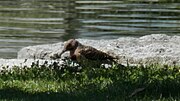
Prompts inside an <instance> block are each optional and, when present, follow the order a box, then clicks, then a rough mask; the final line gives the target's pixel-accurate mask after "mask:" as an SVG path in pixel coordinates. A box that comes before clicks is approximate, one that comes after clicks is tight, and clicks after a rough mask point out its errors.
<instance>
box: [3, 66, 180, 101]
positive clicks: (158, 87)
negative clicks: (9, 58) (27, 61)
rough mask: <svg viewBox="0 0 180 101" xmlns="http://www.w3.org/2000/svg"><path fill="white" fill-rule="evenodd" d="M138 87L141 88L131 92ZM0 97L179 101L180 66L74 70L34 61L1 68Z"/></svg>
mask: <svg viewBox="0 0 180 101" xmlns="http://www.w3.org/2000/svg"><path fill="white" fill-rule="evenodd" d="M20 68H21V69H20ZM139 88H144V89H143V90H142V91H139V92H137V93H134V92H136V90H138V89H139ZM133 93H134V94H133ZM132 94H133V95H132ZM131 95H132V96H131ZM0 100H1V101H41V100H42V101H72V100H73V101H124V100H126V101H134V100H136V101H151V100H158V101H171V100H180V67H179V66H167V65H163V66H161V65H158V64H154V65H149V66H137V67H136V66H134V67H122V66H113V67H112V68H108V69H105V68H83V69H82V70H80V71H75V70H74V69H73V67H68V66H67V67H63V68H60V67H58V66H54V65H49V66H45V65H44V66H40V67H38V65H36V64H35V65H32V67H31V68H27V67H14V68H13V69H12V70H9V69H8V68H4V69H3V70H2V71H1V72H0Z"/></svg>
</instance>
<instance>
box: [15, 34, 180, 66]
mask: <svg viewBox="0 0 180 101" xmlns="http://www.w3.org/2000/svg"><path fill="white" fill-rule="evenodd" d="M77 40H78V41H79V42H80V43H82V44H84V45H89V46H93V47H95V48H97V49H99V50H102V51H104V52H107V53H109V54H111V55H113V56H118V57H119V63H122V64H127V61H128V63H129V64H151V63H161V64H175V63H176V64H180V36H168V35H165V34H152V35H146V36H142V37H139V38H134V37H120V38H118V39H112V40H88V39H77ZM62 49H63V42H59V43H55V44H49V45H38V46H29V47H25V48H23V49H21V50H20V51H19V52H18V59H50V56H52V55H53V54H58V53H59V52H61V50H62ZM67 55H68V53H66V54H64V55H63V56H67Z"/></svg>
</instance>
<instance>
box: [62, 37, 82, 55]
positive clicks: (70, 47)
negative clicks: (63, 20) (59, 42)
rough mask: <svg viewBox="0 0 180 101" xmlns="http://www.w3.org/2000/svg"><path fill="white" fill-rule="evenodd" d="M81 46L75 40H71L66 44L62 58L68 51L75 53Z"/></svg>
mask: <svg viewBox="0 0 180 101" xmlns="http://www.w3.org/2000/svg"><path fill="white" fill-rule="evenodd" d="M78 45H79V42H78V41H77V40H75V39H69V40H68V41H67V42H66V43H65V44H64V48H63V50H62V52H61V53H60V56H61V55H62V54H63V53H64V52H66V51H74V50H75V49H76V48H77V47H78Z"/></svg>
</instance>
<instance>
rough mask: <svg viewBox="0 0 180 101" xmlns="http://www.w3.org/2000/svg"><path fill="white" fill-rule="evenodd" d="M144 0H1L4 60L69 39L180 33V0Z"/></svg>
mask: <svg viewBox="0 0 180 101" xmlns="http://www.w3.org/2000/svg"><path fill="white" fill-rule="evenodd" d="M142 1H146V2H142ZM142 1H140V0H135V1H133V0H129V1H128V0H124V1H123V0H103V1H102V0H99V1H97V0H88V1H87V0H81V1H79V0H77V1H74V0H0V58H16V56H17V51H19V50H20V49H21V48H22V47H25V46H29V45H37V44H47V43H55V42H59V41H64V40H67V39H69V38H88V39H113V38H118V37H122V36H132V37H138V36H142V35H146V34H160V33H165V34H169V35H174V34H180V3H179V2H180V1H179V0H167V1H168V2H166V0H160V1H158V0H153V1H151V0H142Z"/></svg>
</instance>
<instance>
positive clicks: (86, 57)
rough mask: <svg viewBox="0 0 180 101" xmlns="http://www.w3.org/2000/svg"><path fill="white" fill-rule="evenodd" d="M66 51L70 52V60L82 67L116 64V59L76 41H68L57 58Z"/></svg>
mask: <svg viewBox="0 0 180 101" xmlns="http://www.w3.org/2000/svg"><path fill="white" fill-rule="evenodd" d="M66 51H70V55H69V57H70V59H72V60H75V61H77V62H78V63H79V64H80V65H82V66H88V67H100V65H101V64H103V63H105V64H112V63H116V61H115V59H117V58H116V57H113V56H111V55H109V54H107V53H105V52H103V51H100V50H98V49H96V48H94V47H91V46H86V45H83V44H81V43H80V42H79V41H77V40H76V39H69V40H68V41H67V42H66V43H65V44H64V47H63V50H62V51H61V52H60V54H59V56H60V57H61V55H62V54H63V53H65V52H66Z"/></svg>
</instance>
